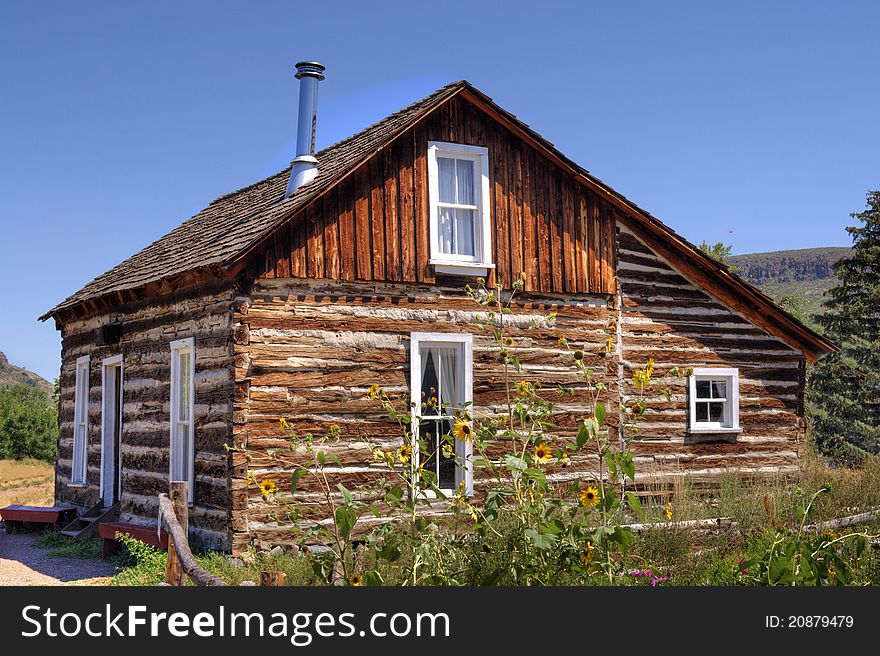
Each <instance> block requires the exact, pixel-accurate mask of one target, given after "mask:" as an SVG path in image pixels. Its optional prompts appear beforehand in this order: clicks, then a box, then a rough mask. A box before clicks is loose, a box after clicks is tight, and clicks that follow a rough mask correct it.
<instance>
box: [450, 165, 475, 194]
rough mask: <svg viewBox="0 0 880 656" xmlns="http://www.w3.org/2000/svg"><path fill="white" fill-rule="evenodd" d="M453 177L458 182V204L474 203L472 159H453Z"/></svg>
mask: <svg viewBox="0 0 880 656" xmlns="http://www.w3.org/2000/svg"><path fill="white" fill-rule="evenodd" d="M455 165H456V170H455V174H456V175H455V177H456V181H457V182H458V204H459V205H476V201H475V200H474V161H473V160H472V159H459V160H456V161H455Z"/></svg>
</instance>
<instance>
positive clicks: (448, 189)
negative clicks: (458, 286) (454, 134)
mask: <svg viewBox="0 0 880 656" xmlns="http://www.w3.org/2000/svg"><path fill="white" fill-rule="evenodd" d="M428 189H429V200H430V205H431V235H430V238H431V259H430V263H431V264H432V265H433V266H434V270H435V271H436V272H438V273H449V274H458V275H469V276H485V275H486V274H487V273H488V269H492V268H494V267H495V265H494V264H492V236H491V235H492V233H491V226H490V205H489V149H488V148H485V147H483V146H466V145H464V144H455V143H447V142H445V141H431V142H429V143H428Z"/></svg>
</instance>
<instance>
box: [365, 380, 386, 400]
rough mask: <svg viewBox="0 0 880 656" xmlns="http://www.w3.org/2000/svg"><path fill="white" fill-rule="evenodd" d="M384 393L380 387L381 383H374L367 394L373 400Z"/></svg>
mask: <svg viewBox="0 0 880 656" xmlns="http://www.w3.org/2000/svg"><path fill="white" fill-rule="evenodd" d="M381 393H382V388H381V387H379V383H373V384H372V385H370V389H369V390H367V394H368V395H369V397H370V398H371V399H375V398H377V397H378V396H379V395H380V394H381Z"/></svg>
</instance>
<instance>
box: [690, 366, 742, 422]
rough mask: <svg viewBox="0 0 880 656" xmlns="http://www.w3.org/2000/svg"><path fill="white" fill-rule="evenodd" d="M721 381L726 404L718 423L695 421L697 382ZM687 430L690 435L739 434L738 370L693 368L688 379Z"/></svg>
mask: <svg viewBox="0 0 880 656" xmlns="http://www.w3.org/2000/svg"><path fill="white" fill-rule="evenodd" d="M698 380H718V381H721V380H723V381H724V382H725V383H726V384H727V390H728V392H727V395H728V396H727V403H725V412H724V418H723V420H722V421H720V422H705V421H700V422H698V421H697V381H698ZM688 428H689V430H690V432H691V433H699V434H704V433H712V434H724V433H741V432H742V429H741V428H740V426H739V369H735V368H730V367H702V368H695V369H694V373H693V375H691V376H690V377H689V379H688Z"/></svg>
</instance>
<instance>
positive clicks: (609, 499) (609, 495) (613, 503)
mask: <svg viewBox="0 0 880 656" xmlns="http://www.w3.org/2000/svg"><path fill="white" fill-rule="evenodd" d="M617 504H618V500H617V491H616V490H615V489H614V487H613V486H611V485H606V486H605V495H604V496H603V497H602V510H604V511H605V512H608V511H609V510H614V509H615V508H616V507H617Z"/></svg>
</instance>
